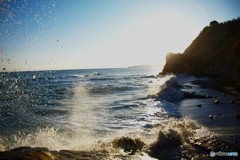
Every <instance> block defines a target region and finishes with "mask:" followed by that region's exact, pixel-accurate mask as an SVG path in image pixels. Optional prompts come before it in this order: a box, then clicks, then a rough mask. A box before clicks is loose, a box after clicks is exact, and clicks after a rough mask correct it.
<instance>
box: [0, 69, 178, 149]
mask: <svg viewBox="0 0 240 160" xmlns="http://www.w3.org/2000/svg"><path fill="white" fill-rule="evenodd" d="M158 72H159V68H158V67H156V68H121V69H83V70H63V71H38V72H11V73H1V74H0V77H1V81H0V124H1V125H0V137H1V139H2V145H4V147H6V148H13V147H16V146H18V145H19V146H21V145H30V146H32V145H34V146H37V145H39V146H47V147H50V148H52V149H63V148H65V149H78V144H72V145H71V143H75V142H74V141H73V139H72V138H73V137H78V139H82V141H84V140H86V141H91V140H93V141H95V140H96V139H101V138H107V137H111V136H112V135H116V134H120V133H124V132H135V133H137V132H144V130H145V129H148V128H149V126H152V125H154V124H155V123H159V121H161V120H164V119H166V118H167V117H168V116H169V115H174V114H176V115H177V113H175V112H174V110H171V109H170V111H167V110H165V109H164V105H165V104H164V102H161V101H156V97H157V95H158V92H159V91H160V87H161V86H162V85H163V84H164V83H165V81H166V80H167V79H169V77H164V78H162V77H157V74H158ZM93 137H95V138H93ZM49 140H50V142H49ZM37 141H38V142H37ZM51 141H52V142H51ZM55 141H56V142H58V143H60V142H62V144H57V143H56V142H55ZM71 141H72V142H71ZM37 143H39V144H37ZM44 143H53V144H44ZM86 143H91V142H84V143H83V145H87V144H86ZM54 145H57V146H54ZM79 145H80V144H79ZM80 146H81V145H80ZM80 146H79V148H80ZM67 147H69V148H67ZM81 147H82V146H81Z"/></svg>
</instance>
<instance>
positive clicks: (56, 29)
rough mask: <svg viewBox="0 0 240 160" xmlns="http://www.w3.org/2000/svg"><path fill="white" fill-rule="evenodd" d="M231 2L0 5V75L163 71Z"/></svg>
mask: <svg viewBox="0 0 240 160" xmlns="http://www.w3.org/2000/svg"><path fill="white" fill-rule="evenodd" d="M239 16H240V1H239V0H181V1H179V0H71V1H69V0H42V1H39V0H0V59H1V60H0V67H1V68H0V70H1V71H28V70H55V69H81V68H114V67H128V66H133V65H163V64H164V63H165V55H166V54H167V53H168V52H174V53H175V52H176V53H182V52H184V50H185V49H186V48H187V47H188V46H189V45H190V44H191V42H192V41H193V40H194V39H195V38H196V37H197V35H198V34H199V33H200V32H201V30H202V29H203V28H204V27H205V26H207V25H209V23H210V22H211V21H213V20H217V21H218V22H224V21H227V20H231V19H233V18H237V17H239Z"/></svg>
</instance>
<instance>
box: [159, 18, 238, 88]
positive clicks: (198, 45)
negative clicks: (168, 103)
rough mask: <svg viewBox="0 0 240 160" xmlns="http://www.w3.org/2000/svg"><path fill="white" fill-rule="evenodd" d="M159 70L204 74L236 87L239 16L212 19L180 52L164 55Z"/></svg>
mask: <svg viewBox="0 0 240 160" xmlns="http://www.w3.org/2000/svg"><path fill="white" fill-rule="evenodd" d="M162 73H163V74H165V73H187V74H191V75H195V76H208V77H213V78H216V79H217V80H219V81H222V82H224V83H227V84H230V85H235V86H236V87H238V88H240V18H238V19H233V20H231V21H227V22H224V23H218V22H217V21H212V22H211V23H210V25H209V26H207V27H205V28H204V29H203V30H202V31H201V33H200V34H199V35H198V37H197V38H196V39H195V40H194V41H193V42H192V43H191V45H190V46H189V47H188V48H187V49H186V50H185V51H184V53H183V54H180V53H178V54H173V53H169V54H168V55H167V56H166V64H165V66H164V68H163V70H162Z"/></svg>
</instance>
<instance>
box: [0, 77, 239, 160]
mask: <svg viewBox="0 0 240 160" xmlns="http://www.w3.org/2000/svg"><path fill="white" fill-rule="evenodd" d="M213 84H215V85H213ZM224 87H225V86H221V85H219V84H217V83H214V81H213V80H209V79H207V80H195V81H191V82H187V83H184V84H183V85H182V88H181V90H182V91H183V93H185V96H186V95H187V97H185V98H183V99H181V100H179V101H175V104H176V106H175V107H176V108H177V109H178V111H180V113H181V115H182V117H179V118H177V117H175V118H174V117H172V118H171V116H170V118H169V119H168V120H167V121H166V122H163V123H162V124H158V125H156V126H152V127H150V128H149V129H147V130H149V134H150V133H151V132H153V130H155V131H156V133H157V134H154V135H152V137H153V142H152V143H149V144H147V143H145V142H146V141H144V140H146V139H140V141H138V140H137V139H136V137H120V138H119V137H118V139H112V141H110V142H106V143H107V144H105V142H104V143H102V144H99V146H98V149H92V150H87V151H85V150H60V151H54V150H50V149H48V148H44V147H41V146H39V147H36V148H34V147H26V146H22V147H17V148H13V149H10V150H6V151H2V152H0V160H5V159H19V158H20V159H22V160H31V159H35V158H39V159H40V160H60V159H61V160H69V159H73V158H75V159H79V160H80V159H113V158H115V159H116V158H118V159H144V158H147V159H155V158H157V159H166V158H169V157H171V158H170V159H181V158H186V159H188V158H190V159H191V158H196V159H197V158H198V159H212V158H211V157H210V156H209V154H210V152H211V151H215V152H218V151H222V152H224V151H225V152H227V151H229V152H230V151H238V150H237V149H239V148H240V144H239V142H240V134H239V133H240V127H239V126H240V119H239V118H237V117H236V115H238V114H239V111H240V108H239V104H238V101H239V100H240V99H239V97H236V96H233V95H231V94H229V93H227V91H226V90H224ZM216 99H217V100H219V103H214V100H216ZM232 100H233V101H234V102H235V103H231V102H230V101H232ZM209 115H212V116H213V118H212V119H211V118H209ZM191 119H193V120H194V121H196V122H197V123H195V122H193V121H191ZM204 127H206V128H207V130H205V129H204ZM208 131H209V133H207V132H208ZM198 132H199V133H198ZM202 132H203V134H202V135H201V133H202ZM126 136H127V135H126ZM115 138H117V137H115ZM144 138H147V139H148V137H147V136H145V137H144ZM176 142H177V143H176ZM116 143H117V144H118V145H114V144H116ZM105 145H109V146H110V147H111V149H110V150H114V151H108V150H107V149H106V148H101V146H105ZM141 145H142V147H141ZM109 146H108V147H109ZM136 147H137V148H136ZM99 148H100V149H99Z"/></svg>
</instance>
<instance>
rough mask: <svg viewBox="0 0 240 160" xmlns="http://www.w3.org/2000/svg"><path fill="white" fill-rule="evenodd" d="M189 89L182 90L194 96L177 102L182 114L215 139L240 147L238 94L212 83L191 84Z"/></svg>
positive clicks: (226, 87) (207, 81)
mask: <svg viewBox="0 0 240 160" xmlns="http://www.w3.org/2000/svg"><path fill="white" fill-rule="evenodd" d="M188 86H190V87H188V88H187V89H183V90H184V91H185V92H186V93H191V94H194V95H197V96H195V97H196V98H187V99H184V100H182V101H180V102H178V103H177V106H178V109H179V111H180V112H181V114H182V115H183V116H184V117H190V118H191V119H193V120H196V121H197V122H198V123H200V124H201V125H203V126H205V127H207V128H208V130H210V131H212V132H213V133H214V134H215V135H217V136H218V137H221V138H223V139H224V140H227V141H229V142H232V143H238V144H239V143H240V94H239V92H238V91H236V90H235V89H234V88H233V87H230V86H222V85H221V84H219V83H217V82H214V81H213V80H201V81H200V80H198V81H193V82H192V83H190V84H188ZM198 95H200V96H198ZM201 96H202V97H201ZM193 97H194V96H193Z"/></svg>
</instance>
